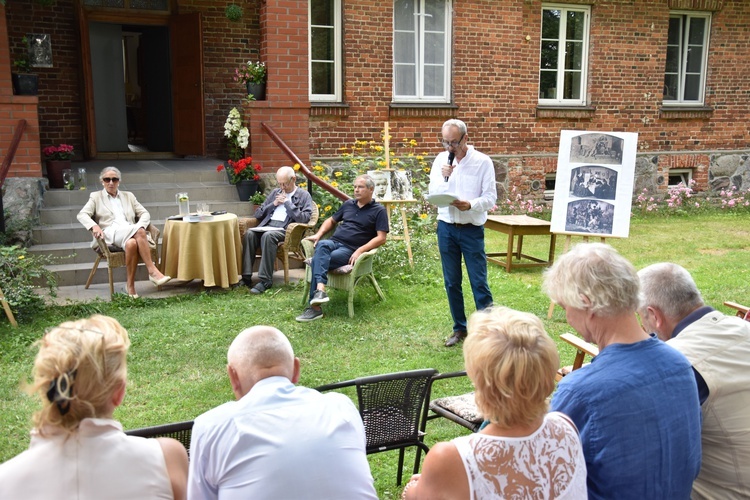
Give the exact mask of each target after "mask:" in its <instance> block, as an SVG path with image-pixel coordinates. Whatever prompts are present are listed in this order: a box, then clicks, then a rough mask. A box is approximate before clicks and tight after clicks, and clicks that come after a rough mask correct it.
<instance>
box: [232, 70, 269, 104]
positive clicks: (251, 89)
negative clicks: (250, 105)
mask: <svg viewBox="0 0 750 500" xmlns="http://www.w3.org/2000/svg"><path fill="white" fill-rule="evenodd" d="M266 76H267V73H266V63H262V62H255V61H248V62H247V63H243V64H241V65H240V67H239V68H237V69H235V70H234V81H235V82H241V83H244V84H245V87H246V88H247V97H248V99H251V100H256V101H264V100H265V99H266Z"/></svg>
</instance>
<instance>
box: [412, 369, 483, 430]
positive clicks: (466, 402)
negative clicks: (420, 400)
mask: <svg viewBox="0 0 750 500" xmlns="http://www.w3.org/2000/svg"><path fill="white" fill-rule="evenodd" d="M465 376H466V371H460V372H450V373H440V374H437V375H435V376H434V377H432V380H431V382H430V394H432V384H434V383H435V382H436V381H438V380H443V379H447V378H455V377H465ZM427 409H428V410H429V411H430V412H431V413H428V412H427V411H425V413H426V414H425V417H424V419H423V420H422V426H423V427H422V432H424V430H425V429H424V426H426V425H427V421H428V420H432V419H435V418H439V417H443V418H447V419H448V420H450V421H451V422H455V423H457V424H458V425H460V426H462V427H466V428H467V429H469V430H470V431H471V432H477V431H478V430H479V427H480V426H481V425H482V422H484V418H483V417H482V415H481V414H480V413H479V411H478V410H477V405H476V402H475V401H474V392H473V391H472V392H468V393H465V394H461V395H458V396H446V397H442V398H437V399H433V400H431V401H430V403H429V405H428V407H427Z"/></svg>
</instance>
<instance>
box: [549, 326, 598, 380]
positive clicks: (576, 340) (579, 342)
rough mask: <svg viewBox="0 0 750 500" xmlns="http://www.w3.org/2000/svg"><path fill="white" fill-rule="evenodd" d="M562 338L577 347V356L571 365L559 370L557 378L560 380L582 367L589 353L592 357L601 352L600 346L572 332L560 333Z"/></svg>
mask: <svg viewBox="0 0 750 500" xmlns="http://www.w3.org/2000/svg"><path fill="white" fill-rule="evenodd" d="M560 340H564V341H565V342H567V343H568V344H570V345H572V346H573V347H575V348H576V357H575V358H574V359H573V364H572V365H571V366H563V367H562V368H560V369H559V370H557V375H555V379H556V380H557V381H558V382H559V381H560V380H561V379H562V378H563V377H564V376H565V375H567V374H568V373H570V372H572V371H573V370H577V369H579V368H580V367H582V366H583V359H584V358H585V357H586V355H587V354H588V355H589V356H591V357H592V358H593V357H594V356H596V355H598V354H599V348H598V347H596V346H595V345H594V344H590V343H588V342H586V341H585V340H583V339H582V338H581V337H578V336H577V335H573V334H572V333H563V334H562V335H560Z"/></svg>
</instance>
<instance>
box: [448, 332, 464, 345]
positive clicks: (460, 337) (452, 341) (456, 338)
mask: <svg viewBox="0 0 750 500" xmlns="http://www.w3.org/2000/svg"><path fill="white" fill-rule="evenodd" d="M465 338H466V332H453V335H451V336H450V337H449V338H448V340H446V341H445V347H453V346H454V345H456V344H458V343H460V342H463V341H464V339H465Z"/></svg>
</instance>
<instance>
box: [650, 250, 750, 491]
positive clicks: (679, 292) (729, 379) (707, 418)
mask: <svg viewBox="0 0 750 500" xmlns="http://www.w3.org/2000/svg"><path fill="white" fill-rule="evenodd" d="M638 276H639V277H640V279H641V303H640V308H639V310H638V314H639V315H640V316H641V321H642V322H643V325H644V327H646V328H647V331H650V332H655V333H656V334H657V335H658V337H659V338H660V339H661V340H663V341H666V342H667V343H668V344H669V345H670V346H672V347H674V348H676V349H677V350H678V351H680V352H681V353H682V354H684V355H685V356H686V357H687V359H688V361H690V363H691V364H692V365H693V371H694V373H695V379H696V382H697V384H698V398H699V400H700V403H701V410H702V413H703V430H702V432H701V444H702V446H703V461H702V463H701V470H700V473H699V474H698V478H697V479H696V480H695V482H694V483H693V492H692V495H691V498H693V499H704V498H705V499H708V498H750V323H748V322H747V321H743V320H742V319H741V318H738V317H736V316H725V315H724V314H722V313H720V312H719V311H715V310H714V309H713V308H711V307H708V306H706V305H705V304H704V303H703V298H702V297H701V293H700V292H699V291H698V287H697V286H696V285H695V282H694V281H693V278H692V276H690V273H688V272H687V271H686V270H685V269H684V268H683V267H681V266H678V265H677V264H672V263H666V262H665V263H660V264H654V265H651V266H648V267H646V268H645V269H642V270H641V271H639V272H638Z"/></svg>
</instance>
